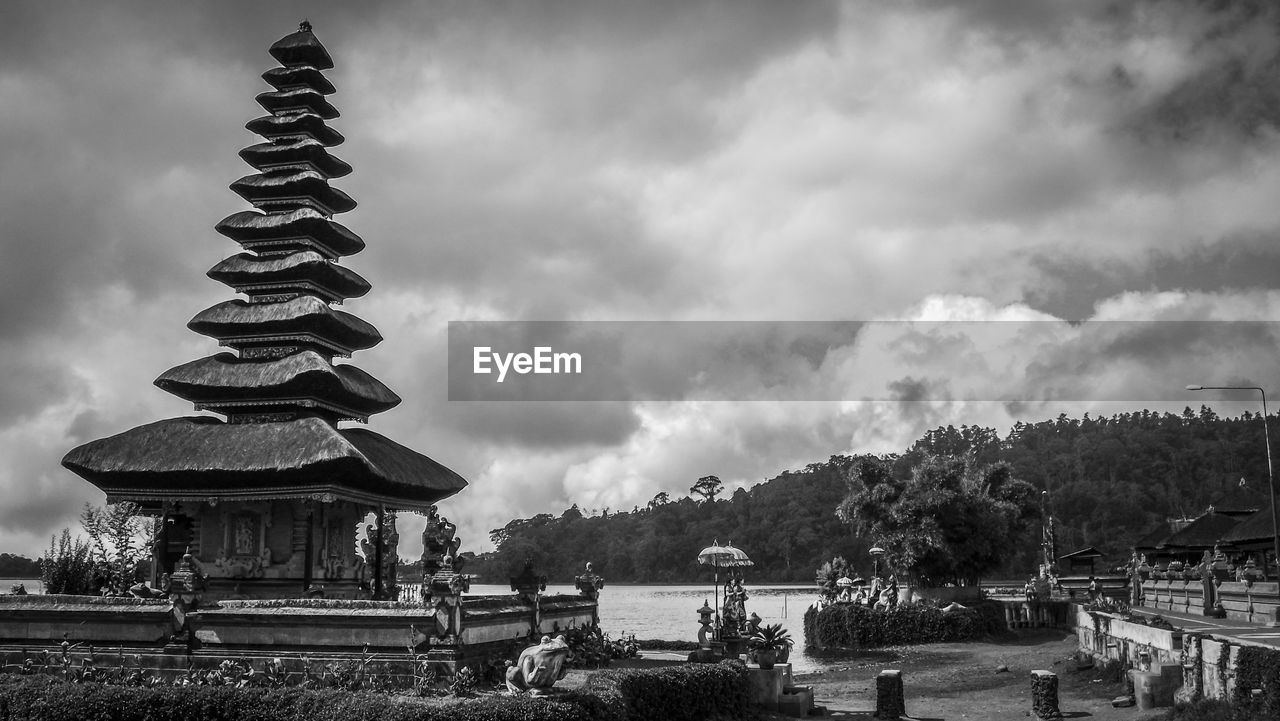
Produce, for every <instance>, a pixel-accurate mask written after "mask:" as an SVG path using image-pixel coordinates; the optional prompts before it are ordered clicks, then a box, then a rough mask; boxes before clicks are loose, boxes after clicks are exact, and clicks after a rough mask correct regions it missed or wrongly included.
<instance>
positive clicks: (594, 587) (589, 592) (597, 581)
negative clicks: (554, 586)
mask: <svg viewBox="0 0 1280 721" xmlns="http://www.w3.org/2000/svg"><path fill="white" fill-rule="evenodd" d="M573 585H574V588H576V589H578V593H580V594H582V595H583V596H585V597H587V598H589V599H591V600H592V601H594V600H596V599H598V598H600V589H602V588H604V578H602V577H600V576H597V575H596V574H595V572H594V571H592V570H591V562H590V561H587V570H586V572H585V573H583V574H582V575H581V576H574V578H573Z"/></svg>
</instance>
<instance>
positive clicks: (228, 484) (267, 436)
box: [62, 417, 466, 508]
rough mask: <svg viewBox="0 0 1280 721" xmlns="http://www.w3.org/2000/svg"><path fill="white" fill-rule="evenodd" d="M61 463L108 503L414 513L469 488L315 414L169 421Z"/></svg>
mask: <svg viewBox="0 0 1280 721" xmlns="http://www.w3.org/2000/svg"><path fill="white" fill-rule="evenodd" d="M62 464H63V465H64V466H66V467H67V468H69V469H71V470H72V471H74V472H76V473H77V474H79V475H80V476H82V477H84V478H86V479H88V480H89V481H90V482H91V483H93V484H94V485H96V486H98V487H99V488H101V489H102V490H103V491H105V492H106V493H107V496H108V499H109V500H135V501H145V500H177V501H184V500H190V501H203V500H207V499H208V498H210V497H218V498H222V499H224V500H242V499H255V498H257V499H261V498H318V499H321V500H324V499H325V497H326V496H327V497H329V498H330V499H333V500H352V501H356V502H360V503H374V504H377V503H386V504H388V505H390V506H392V507H400V508H413V507H418V508H421V507H426V506H428V505H430V504H431V503H433V502H435V501H438V500H440V499H441V498H445V497H447V496H451V495H453V494H454V493H457V492H458V491H459V490H461V489H462V488H464V487H465V486H466V481H464V480H463V479H462V478H461V477H460V476H459V475H458V474H456V473H454V472H453V471H451V470H449V469H448V468H445V467H444V466H442V465H440V464H439V463H436V462H435V461H433V460H431V459H430V458H427V457H426V456H424V455H422V454H421V453H417V452H415V451H413V450H411V449H409V448H406V447H404V446H402V445H400V444H398V443H396V442H394V441H391V440H389V439H387V438H385V437H383V436H381V435H378V434H377V433H374V432H372V431H368V430H363V429H338V428H334V427H333V426H332V425H330V424H329V423H327V422H325V421H323V420H321V419H318V418H302V419H299V420H295V421H289V422H284V423H245V424H228V423H223V422H222V421H220V420H217V419H215V418H202V417H195V418H171V419H169V420H163V421H158V422H156V423H149V424H147V425H144V426H139V427H137V428H134V429H132V430H128V431H125V432H124V433H121V434H119V435H115V436H111V437H109V438H103V439H101V440H96V441H92V442H90V443H86V444H85V445H83V446H80V447H79V448H76V449H75V450H73V451H71V452H70V453H68V454H67V456H66V457H65V458H63V459H62Z"/></svg>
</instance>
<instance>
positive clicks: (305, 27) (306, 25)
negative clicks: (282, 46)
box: [298, 18, 311, 33]
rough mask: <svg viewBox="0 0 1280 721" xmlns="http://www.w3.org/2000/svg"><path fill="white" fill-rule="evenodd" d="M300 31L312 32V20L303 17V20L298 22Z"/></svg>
mask: <svg viewBox="0 0 1280 721" xmlns="http://www.w3.org/2000/svg"><path fill="white" fill-rule="evenodd" d="M298 32H303V33H309V32H311V21H310V20H308V19H306V18H303V19H302V22H300V23H298Z"/></svg>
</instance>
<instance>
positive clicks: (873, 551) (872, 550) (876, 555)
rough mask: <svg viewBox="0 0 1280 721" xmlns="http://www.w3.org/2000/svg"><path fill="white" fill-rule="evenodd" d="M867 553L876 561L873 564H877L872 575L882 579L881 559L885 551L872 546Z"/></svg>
mask: <svg viewBox="0 0 1280 721" xmlns="http://www.w3.org/2000/svg"><path fill="white" fill-rule="evenodd" d="M867 553H870V554H871V558H872V559H874V560H873V561H872V563H874V564H875V570H873V571H872V573H871V575H872V576H874V577H876V578H880V557H881V556H883V555H884V549H883V548H881V547H879V546H872V547H871V548H870V550H868V551H867Z"/></svg>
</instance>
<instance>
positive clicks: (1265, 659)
mask: <svg viewBox="0 0 1280 721" xmlns="http://www.w3.org/2000/svg"><path fill="white" fill-rule="evenodd" d="M1224 655H1225V654H1224ZM1253 689H1261V690H1262V693H1261V694H1259V695H1258V696H1254V695H1253ZM1235 703H1236V706H1237V707H1239V708H1240V709H1242V710H1247V711H1249V712H1250V713H1253V714H1254V715H1255V717H1256V718H1280V651H1277V650H1276V649H1273V648H1262V647H1260V646H1241V647H1240V655H1239V656H1238V657H1237V661H1236V698H1235Z"/></svg>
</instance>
